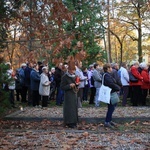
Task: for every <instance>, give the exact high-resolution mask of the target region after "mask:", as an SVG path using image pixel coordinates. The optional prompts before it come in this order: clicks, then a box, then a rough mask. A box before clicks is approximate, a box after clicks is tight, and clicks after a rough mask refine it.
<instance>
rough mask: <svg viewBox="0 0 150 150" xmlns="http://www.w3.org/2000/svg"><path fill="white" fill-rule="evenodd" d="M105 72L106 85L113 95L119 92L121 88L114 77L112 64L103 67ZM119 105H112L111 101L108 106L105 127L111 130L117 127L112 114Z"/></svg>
mask: <svg viewBox="0 0 150 150" xmlns="http://www.w3.org/2000/svg"><path fill="white" fill-rule="evenodd" d="M103 70H104V74H105V76H104V85H105V86H108V87H109V88H111V89H112V90H111V93H114V92H118V91H119V90H120V86H119V85H118V84H117V82H116V80H115V79H114V78H113V77H112V74H111V72H112V68H111V65H110V64H105V65H104V66H103ZM116 105H117V104H114V105H113V104H112V103H111V100H110V104H108V110H107V114H106V118H105V124H104V126H105V127H109V128H114V127H113V126H115V123H114V122H112V114H113V112H114V110H115V107H116Z"/></svg>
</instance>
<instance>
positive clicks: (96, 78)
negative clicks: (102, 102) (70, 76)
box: [92, 69, 102, 88]
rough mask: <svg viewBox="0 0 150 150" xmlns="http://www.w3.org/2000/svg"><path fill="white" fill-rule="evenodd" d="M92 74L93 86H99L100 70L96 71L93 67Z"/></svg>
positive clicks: (100, 81) (100, 83)
mask: <svg viewBox="0 0 150 150" xmlns="http://www.w3.org/2000/svg"><path fill="white" fill-rule="evenodd" d="M92 76H93V79H94V87H95V88H100V87H101V85H102V75H101V74H100V71H98V70H97V69H94V71H93V75H92Z"/></svg>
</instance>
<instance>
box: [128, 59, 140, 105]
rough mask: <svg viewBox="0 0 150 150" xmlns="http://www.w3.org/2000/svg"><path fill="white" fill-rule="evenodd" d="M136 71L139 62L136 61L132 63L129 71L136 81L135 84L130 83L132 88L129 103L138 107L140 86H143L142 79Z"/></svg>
mask: <svg viewBox="0 0 150 150" xmlns="http://www.w3.org/2000/svg"><path fill="white" fill-rule="evenodd" d="M138 69H139V62H137V61H135V62H133V64H132V66H131V68H130V71H131V73H132V75H133V76H134V77H135V78H137V79H138V81H137V82H132V81H130V86H131V88H132V98H131V102H132V105H133V106H138V105H139V104H140V103H141V95H142V90H141V86H142V84H143V77H142V76H141V74H140V72H139V70H138ZM140 70H141V69H140Z"/></svg>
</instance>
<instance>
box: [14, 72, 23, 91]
mask: <svg viewBox="0 0 150 150" xmlns="http://www.w3.org/2000/svg"><path fill="white" fill-rule="evenodd" d="M16 77H17V79H15V89H16V90H19V89H21V87H22V86H21V78H20V76H19V73H17V74H16Z"/></svg>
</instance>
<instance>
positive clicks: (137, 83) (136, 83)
mask: <svg viewBox="0 0 150 150" xmlns="http://www.w3.org/2000/svg"><path fill="white" fill-rule="evenodd" d="M130 71H131V73H132V74H133V75H134V76H135V77H136V78H137V79H138V82H131V81H130V86H138V85H142V84H143V82H142V80H143V77H142V76H141V74H140V73H139V72H138V69H137V68H136V67H135V66H132V67H131V69H130Z"/></svg>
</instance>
